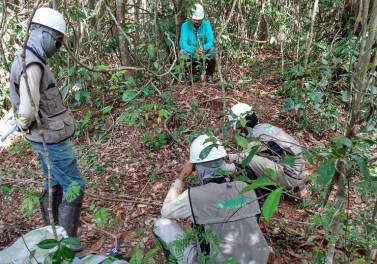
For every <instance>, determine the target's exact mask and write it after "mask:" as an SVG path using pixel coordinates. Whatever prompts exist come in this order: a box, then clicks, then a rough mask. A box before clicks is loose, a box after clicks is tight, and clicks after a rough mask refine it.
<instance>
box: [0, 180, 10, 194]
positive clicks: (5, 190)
mask: <svg viewBox="0 0 377 264" xmlns="http://www.w3.org/2000/svg"><path fill="white" fill-rule="evenodd" d="M11 190H12V185H11V184H9V183H6V184H4V185H3V186H1V191H2V193H3V195H7V194H8V193H10V191H11Z"/></svg>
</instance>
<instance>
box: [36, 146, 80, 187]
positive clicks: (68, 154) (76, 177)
mask: <svg viewBox="0 0 377 264" xmlns="http://www.w3.org/2000/svg"><path fill="white" fill-rule="evenodd" d="M29 142H30V144H31V145H32V146H33V148H34V149H35V150H36V151H37V152H38V154H39V159H40V161H41V165H42V169H43V172H44V174H45V176H46V177H45V181H44V188H45V190H48V171H47V160H46V157H45V156H44V150H43V144H42V143H37V142H32V141H29ZM47 150H48V154H49V157H50V161H51V174H52V176H53V178H52V186H55V185H57V184H60V185H61V186H62V187H63V190H64V192H66V191H67V189H68V187H69V185H70V184H71V183H72V182H73V181H76V182H77V183H78V185H79V186H80V187H81V189H82V190H84V188H85V180H84V177H83V176H82V174H81V172H80V171H79V168H78V165H77V160H76V156H75V152H74V150H73V147H72V143H71V141H70V140H69V139H66V140H64V141H62V142H60V143H57V144H47Z"/></svg>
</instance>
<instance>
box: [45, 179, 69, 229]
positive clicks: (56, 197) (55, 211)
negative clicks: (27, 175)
mask: <svg viewBox="0 0 377 264" xmlns="http://www.w3.org/2000/svg"><path fill="white" fill-rule="evenodd" d="M62 200H63V188H62V187H61V186H60V185H59V184H58V185H55V186H53V187H52V217H53V219H54V224H55V225H58V224H59V205H60V204H61V203H62ZM39 207H40V208H41V211H42V218H43V225H44V226H48V225H50V218H49V217H48V191H44V192H43V194H42V196H41V198H39Z"/></svg>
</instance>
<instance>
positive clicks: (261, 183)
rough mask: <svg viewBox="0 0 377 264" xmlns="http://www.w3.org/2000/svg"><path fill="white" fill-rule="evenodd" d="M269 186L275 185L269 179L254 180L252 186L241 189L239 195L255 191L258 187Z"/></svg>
mask: <svg viewBox="0 0 377 264" xmlns="http://www.w3.org/2000/svg"><path fill="white" fill-rule="evenodd" d="M271 185H276V183H275V182H274V181H273V180H271V179H269V178H259V179H256V180H255V181H253V183H252V184H250V185H248V186H246V187H245V188H243V189H242V190H241V194H242V193H245V192H248V191H251V190H255V189H256V188H259V187H263V186H271Z"/></svg>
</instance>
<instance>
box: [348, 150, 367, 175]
mask: <svg viewBox="0 0 377 264" xmlns="http://www.w3.org/2000/svg"><path fill="white" fill-rule="evenodd" d="M351 157H352V159H353V160H354V161H356V163H357V165H358V166H359V168H360V170H361V171H362V173H363V176H364V177H366V178H368V177H369V168H367V166H366V164H365V162H364V161H363V159H362V158H360V157H358V156H356V155H351Z"/></svg>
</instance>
